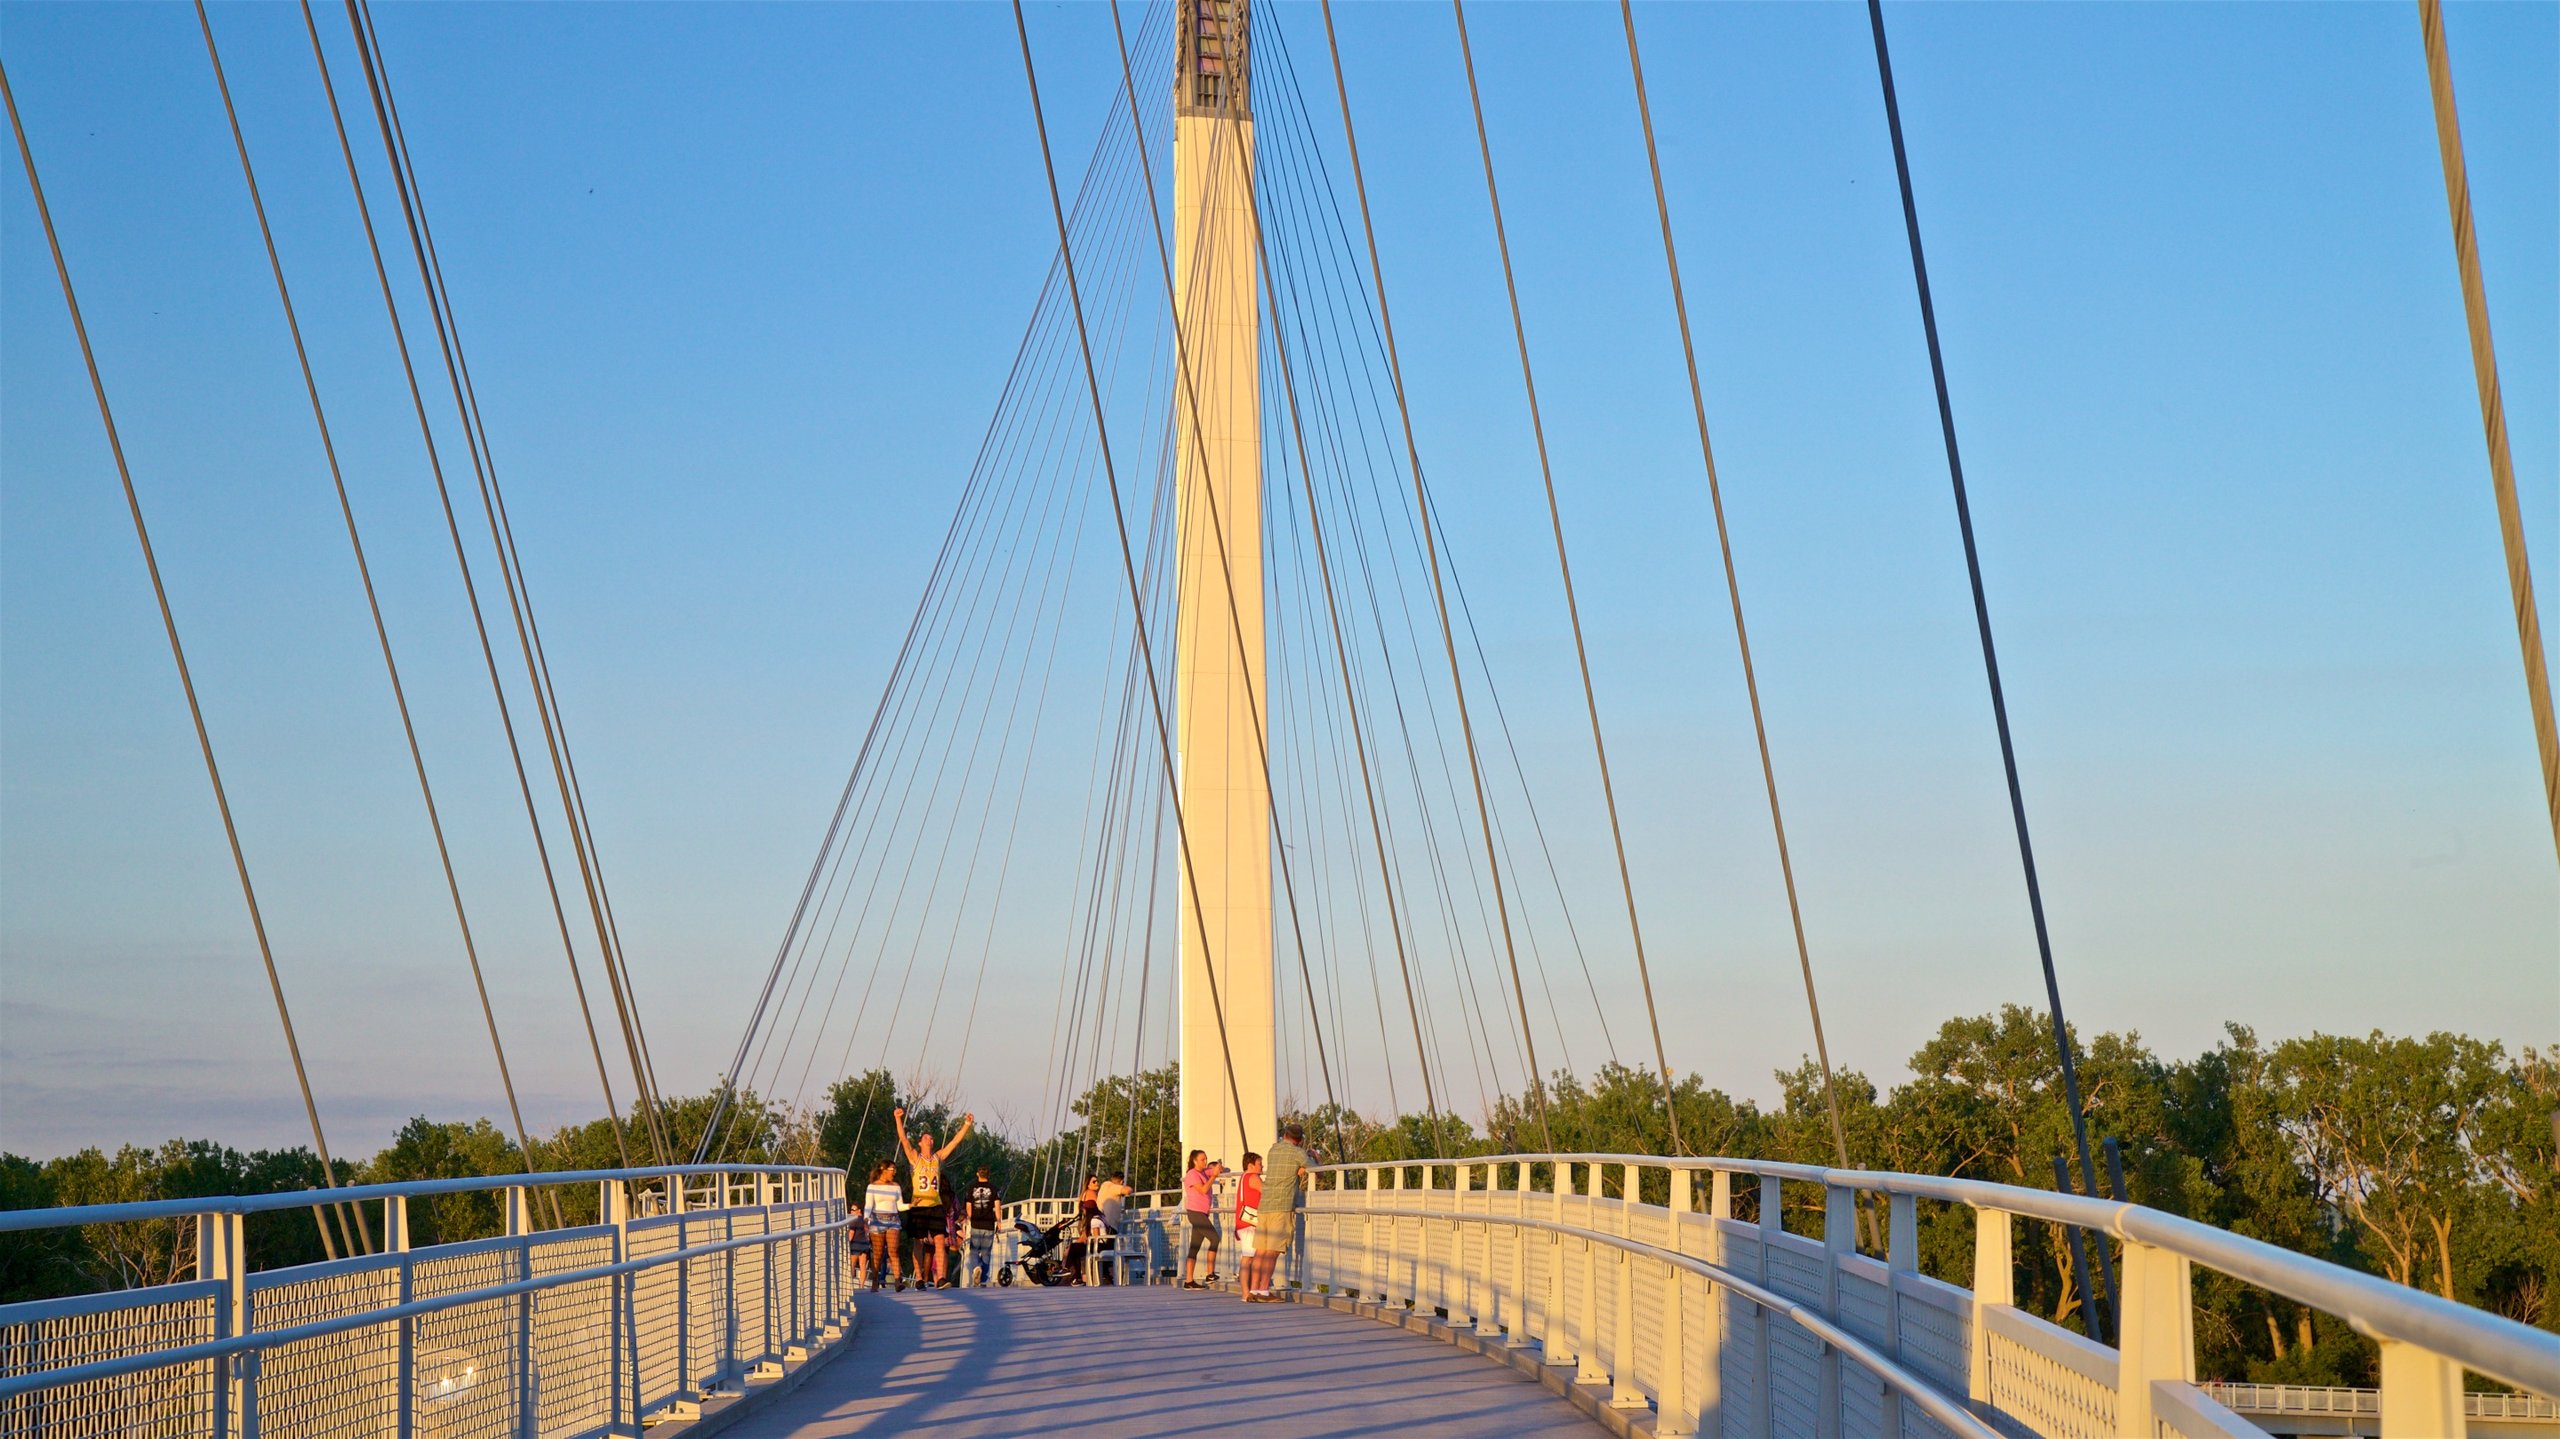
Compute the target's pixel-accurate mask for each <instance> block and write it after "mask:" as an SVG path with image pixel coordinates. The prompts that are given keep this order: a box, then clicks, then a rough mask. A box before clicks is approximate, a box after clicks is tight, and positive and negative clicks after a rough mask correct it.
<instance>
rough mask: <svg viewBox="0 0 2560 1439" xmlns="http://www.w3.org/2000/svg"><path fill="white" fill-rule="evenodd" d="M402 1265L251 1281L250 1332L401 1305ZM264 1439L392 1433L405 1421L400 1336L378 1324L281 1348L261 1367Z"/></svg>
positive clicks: (380, 1263) (387, 1262) (326, 1269)
mask: <svg viewBox="0 0 2560 1439" xmlns="http://www.w3.org/2000/svg"><path fill="white" fill-rule="evenodd" d="M400 1267H401V1266H400V1261H399V1260H398V1259H397V1258H390V1259H382V1260H376V1261H372V1262H369V1263H365V1264H363V1265H361V1266H360V1267H349V1266H342V1265H313V1266H310V1268H311V1269H315V1270H319V1271H322V1272H319V1273H315V1274H308V1275H304V1273H303V1271H301V1270H295V1269H285V1270H279V1271H276V1272H274V1273H271V1274H261V1275H257V1276H254V1277H253V1278H252V1279H251V1280H250V1283H249V1332H251V1333H253V1334H256V1333H266V1332H270V1331H273V1330H277V1329H289V1328H292V1327H293V1326H295V1325H300V1324H314V1323H318V1322H319V1321H321V1320H324V1319H342V1318H345V1317H346V1316H348V1315H351V1314H363V1313H366V1312H368V1311H371V1310H375V1309H387V1308H389V1307H390V1306H392V1305H394V1304H397V1303H399V1302H400ZM258 1413H259V1421H260V1422H259V1430H258V1432H259V1434H260V1436H261V1439H270V1436H272V1439H335V1436H338V1435H359V1434H363V1435H370V1434H381V1433H387V1432H390V1431H391V1430H393V1429H394V1428H396V1427H397V1425H398V1422H399V1413H400V1329H399V1326H398V1325H397V1324H375V1325H369V1326H367V1327H365V1328H362V1329H349V1330H345V1331H342V1332H340V1333H337V1334H329V1335H323V1336H322V1337H320V1338H318V1339H306V1340H303V1341H301V1342H299V1343H294V1344H285V1345H280V1346H278V1347H276V1348H273V1349H269V1350H267V1351H265V1353H264V1354H263V1356H262V1357H261V1358H260V1360H259V1364H258Z"/></svg>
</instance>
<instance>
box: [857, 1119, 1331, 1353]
mask: <svg viewBox="0 0 2560 1439" xmlns="http://www.w3.org/2000/svg"><path fill="white" fill-rule="evenodd" d="M895 1123H896V1126H897V1133H898V1149H899V1152H900V1153H902V1154H904V1155H905V1156H906V1161H907V1186H906V1189H905V1190H904V1191H903V1192H902V1191H901V1190H900V1189H899V1187H898V1166H897V1162H896V1161H895V1160H890V1161H886V1162H884V1163H882V1164H881V1165H879V1166H878V1167H877V1168H876V1169H874V1170H873V1171H872V1173H871V1181H870V1184H869V1186H868V1187H867V1188H865V1189H864V1190H863V1194H862V1209H861V1212H860V1213H859V1214H858V1215H856V1216H855V1217H854V1222H853V1231H852V1238H853V1254H854V1282H855V1283H856V1284H857V1285H860V1284H866V1283H867V1284H868V1285H869V1286H870V1287H871V1288H872V1289H875V1290H877V1289H879V1288H881V1287H882V1286H883V1284H884V1283H885V1284H890V1285H894V1286H895V1287H896V1289H897V1290H899V1291H901V1292H903V1291H904V1290H905V1289H906V1287H907V1284H908V1272H909V1269H910V1268H912V1271H913V1274H914V1282H915V1284H916V1285H917V1287H919V1288H925V1287H932V1288H940V1289H948V1288H950V1287H951V1286H952V1285H953V1283H954V1282H956V1281H955V1280H954V1278H953V1276H952V1272H951V1257H952V1251H953V1249H954V1248H955V1247H957V1246H958V1245H959V1244H960V1243H962V1242H964V1241H965V1243H966V1245H967V1249H968V1261H967V1263H968V1272H969V1273H972V1274H974V1275H975V1277H976V1280H977V1282H978V1283H979V1284H985V1283H986V1282H987V1281H988V1280H989V1278H991V1277H992V1276H991V1274H990V1270H991V1268H992V1267H993V1264H994V1261H995V1243H996V1232H997V1230H998V1228H999V1227H1000V1225H1001V1224H1002V1222H1003V1213H1002V1209H1001V1207H1000V1205H999V1202H998V1200H997V1197H996V1187H995V1183H994V1181H993V1179H992V1178H991V1177H990V1176H989V1174H988V1171H987V1170H986V1169H985V1168H984V1167H981V1168H980V1169H979V1170H978V1171H977V1178H976V1179H975V1180H974V1181H973V1182H972V1183H971V1184H970V1185H969V1188H968V1191H967V1193H966V1194H965V1195H964V1196H963V1198H962V1202H961V1203H960V1204H959V1205H958V1206H956V1207H955V1206H953V1205H951V1204H950V1203H949V1202H947V1200H946V1199H945V1197H944V1190H943V1182H942V1165H943V1161H944V1160H946V1159H949V1158H950V1157H951V1153H952V1151H953V1150H956V1149H958V1148H959V1147H960V1142H961V1141H962V1140H964V1139H967V1138H968V1137H969V1132H970V1130H971V1129H972V1128H974V1127H975V1126H976V1123H977V1119H976V1117H975V1116H974V1115H962V1116H961V1117H960V1129H959V1132H958V1133H955V1134H953V1135H952V1136H951V1142H950V1143H948V1144H943V1145H939V1146H937V1145H936V1144H935V1143H934V1136H933V1135H931V1134H929V1133H928V1134H923V1135H919V1136H917V1137H916V1138H914V1139H909V1138H908V1136H907V1111H906V1110H905V1109H903V1108H901V1109H899V1110H898V1111H897V1112H896V1115H895ZM1306 1144H1307V1132H1306V1128H1305V1126H1303V1125H1300V1124H1298V1123H1296V1122H1295V1121H1292V1122H1290V1123H1287V1124H1283V1125H1281V1126H1280V1138H1279V1140H1278V1142H1277V1143H1275V1144H1273V1145H1272V1146H1271V1152H1270V1153H1269V1154H1268V1155H1262V1154H1252V1153H1248V1154H1246V1155H1245V1156H1244V1165H1243V1167H1242V1169H1240V1170H1239V1171H1238V1172H1237V1179H1236V1192H1235V1211H1234V1225H1235V1232H1236V1247H1237V1249H1238V1251H1239V1257H1240V1260H1241V1263H1240V1265H1239V1268H1238V1272H1237V1279H1238V1284H1237V1287H1238V1288H1239V1289H1241V1290H1242V1291H1243V1294H1244V1300H1245V1302H1246V1303H1248V1304H1271V1303H1277V1302H1279V1296H1278V1295H1276V1294H1274V1293H1273V1292H1272V1287H1271V1286H1272V1283H1273V1279H1274V1276H1275V1275H1277V1274H1278V1272H1279V1269H1280V1260H1281V1257H1282V1256H1284V1255H1286V1254H1287V1253H1288V1252H1289V1245H1290V1243H1291V1241H1292V1240H1293V1239H1294V1238H1295V1237H1296V1235H1297V1216H1296V1212H1295V1211H1296V1210H1297V1207H1298V1203H1299V1199H1300V1196H1301V1194H1302V1192H1303V1191H1304V1189H1305V1187H1306V1184H1305V1177H1306V1172H1307V1167H1308V1165H1309V1164H1311V1163H1312V1162H1313V1160H1312V1158H1311V1156H1310V1155H1309V1154H1308V1152H1307V1147H1306ZM1226 1173H1227V1167H1226V1163H1225V1161H1224V1160H1218V1159H1212V1158H1210V1157H1209V1153H1208V1151H1207V1150H1203V1149H1195V1150H1192V1151H1191V1153H1190V1154H1189V1155H1188V1156H1187V1157H1186V1158H1185V1160H1184V1163H1183V1170H1182V1210H1183V1219H1184V1223H1185V1226H1186V1228H1187V1229H1188V1230H1189V1237H1188V1240H1187V1242H1186V1244H1185V1247H1184V1250H1183V1256H1182V1287H1183V1288H1185V1289H1206V1288H1208V1287H1209V1282H1210V1281H1211V1280H1212V1279H1214V1278H1215V1277H1216V1275H1217V1269H1218V1247H1219V1244H1220V1242H1221V1239H1222V1235H1221V1229H1220V1225H1219V1223H1218V1215H1217V1209H1216V1198H1215V1196H1216V1192H1217V1185H1218V1181H1219V1180H1220V1179H1222V1178H1224V1177H1225V1176H1226ZM1130 1193H1131V1190H1130V1187H1129V1177H1128V1175H1126V1174H1124V1173H1121V1172H1119V1171H1116V1170H1115V1171H1113V1172H1112V1173H1111V1174H1109V1175H1108V1176H1101V1175H1087V1176H1086V1177H1085V1181H1084V1187H1083V1189H1082V1191H1081V1192H1080V1193H1079V1194H1078V1195H1077V1197H1076V1213H1075V1218H1074V1220H1073V1221H1072V1227H1071V1228H1070V1229H1069V1231H1068V1234H1067V1253H1066V1259H1067V1264H1066V1272H1067V1275H1068V1278H1067V1280H1066V1281H1065V1282H1067V1283H1069V1284H1082V1283H1084V1282H1085V1279H1084V1267H1085V1259H1086V1257H1087V1256H1088V1255H1090V1254H1092V1253H1094V1252H1095V1251H1096V1250H1097V1249H1100V1248H1103V1247H1106V1246H1108V1245H1110V1244H1111V1243H1113V1242H1114V1241H1115V1240H1116V1239H1117V1238H1118V1236H1119V1234H1120V1230H1121V1225H1122V1223H1123V1222H1124V1220H1125V1219H1126V1216H1127V1211H1128V1203H1129V1195H1130ZM1266 1211H1268V1212H1269V1213H1270V1214H1271V1215H1272V1218H1271V1220H1270V1222H1268V1223H1265V1222H1264V1220H1263V1217H1262V1216H1263V1214H1264V1213H1265V1212H1266ZM902 1240H903V1246H902V1243H901V1241H902ZM902 1247H903V1249H904V1254H903V1255H902V1253H901V1249H902ZM902 1259H904V1260H906V1261H909V1262H908V1263H902V1262H901V1261H902Z"/></svg>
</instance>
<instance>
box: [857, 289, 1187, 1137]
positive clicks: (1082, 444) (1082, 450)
mask: <svg viewBox="0 0 2560 1439" xmlns="http://www.w3.org/2000/svg"><path fill="white" fill-rule="evenodd" d="M1134 248H1137V246H1134V241H1129V243H1126V253H1124V261H1126V271H1124V274H1126V284H1129V292H1132V294H1134V287H1137V279H1134V259H1126V256H1134ZM1073 446H1075V456H1078V461H1075V466H1078V471H1083V463H1085V456H1088V453H1091V451H1088V446H1091V438H1088V433H1085V430H1083V428H1075V435H1073ZM1106 712H1108V709H1106ZM1096 768H1101V766H1096ZM1088 804H1091V796H1088ZM1088 817H1091V809H1088ZM847 1042H850V1037H847ZM1055 1050H1057V1045H1055V1011H1052V1057H1055ZM1042 1104H1044V1106H1047V1101H1042ZM865 1127H868V1111H865Z"/></svg>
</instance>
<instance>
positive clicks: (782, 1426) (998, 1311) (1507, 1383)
mask: <svg viewBox="0 0 2560 1439" xmlns="http://www.w3.org/2000/svg"><path fill="white" fill-rule="evenodd" d="M862 1300H863V1303H862V1325H861V1328H860V1330H859V1331H858V1332H857V1333H856V1335H855V1338H854V1341H853V1348H852V1349H851V1351H850V1352H848V1353H846V1354H844V1355H842V1356H841V1357H839V1358H837V1359H836V1360H835V1361H834V1362H832V1363H830V1364H828V1365H827V1366H826V1367H825V1368H824V1369H821V1370H819V1371H818V1372H817V1373H816V1374H813V1375H811V1376H810V1378H809V1382H808V1383H807V1384H806V1385H804V1386H803V1387H801V1388H800V1389H799V1390H798V1391H796V1392H794V1393H791V1394H787V1395H784V1396H782V1397H781V1398H780V1399H778V1400H777V1401H775V1403H774V1404H773V1407H771V1408H770V1409H767V1410H765V1411H764V1412H763V1413H760V1414H757V1415H756V1416H754V1417H753V1418H752V1419H750V1420H748V1421H747V1422H746V1423H743V1424H741V1425H740V1426H739V1427H738V1428H737V1429H735V1430H733V1431H731V1432H733V1433H736V1434H739V1435H741V1436H754V1439H769V1436H784V1435H788V1436H793V1439H832V1436H837V1435H853V1434H926V1435H935V1436H961V1435H1007V1434H1031V1433H1073V1434H1093V1435H1111V1436H1129V1439H1139V1436H1145V1439H1160V1436H1161V1439H1170V1436H1175V1435H1190V1436H1207V1435H1214V1434H1218V1433H1221V1432H1224V1433H1230V1434H1257V1433H1265V1434H1267V1433H1274V1432H1286V1433H1288V1434H1289V1435H1291V1436H1292V1439H1322V1436H1354V1435H1389V1434H1393V1435H1414V1436H1422V1439H1470V1436H1476V1435H1487V1436H1490V1435H1505V1436H1511V1435H1527V1436H1538V1435H1553V1436H1557V1439H1562V1436H1567V1435H1571V1436H1573V1439H1589V1436H1590V1435H1591V1434H1593V1433H1594V1432H1596V1431H1594V1429H1593V1428H1592V1427H1591V1424H1590V1421H1588V1420H1586V1419H1584V1418H1583V1417H1582V1415H1581V1414H1580V1413H1578V1412H1576V1411H1575V1410H1574V1408H1573V1407H1572V1406H1571V1405H1569V1404H1567V1403H1566V1402H1565V1401H1564V1400H1563V1399H1561V1398H1559V1397H1557V1396H1556V1395H1555V1394H1553V1393H1550V1392H1549V1391H1548V1390H1546V1389H1544V1388H1542V1387H1540V1386H1539V1385H1538V1384H1537V1383H1535V1382H1534V1381H1532V1380H1529V1379H1525V1378H1523V1377H1521V1376H1520V1375H1518V1374H1516V1373H1514V1372H1513V1371H1511V1370H1510V1369H1507V1368H1505V1367H1503V1366H1501V1365H1499V1364H1495V1363H1492V1362H1490V1361H1488V1360H1486V1359H1483V1358H1480V1357H1478V1356H1476V1355H1472V1354H1467V1353H1463V1352H1461V1351H1459V1350H1457V1349H1453V1348H1451V1347H1449V1346H1448V1345H1445V1344H1442V1343H1440V1342H1439V1341H1437V1340H1434V1339H1431V1338H1428V1337H1426V1336H1423V1335H1419V1334H1409V1333H1406V1332H1404V1331H1402V1330H1398V1329H1393V1328H1390V1327H1388V1326H1385V1325H1381V1324H1377V1323H1374V1322H1372V1321H1370V1320H1367V1319H1360V1318H1355V1317H1352V1316H1350V1315H1345V1314H1339V1313H1335V1312H1333V1311H1330V1310H1326V1309H1322V1308H1318V1307H1314V1306H1308V1305H1297V1304H1268V1305H1247V1304H1244V1303H1242V1302H1241V1301H1239V1300H1238V1299H1236V1298H1235V1297H1234V1296H1233V1295H1230V1294H1208V1293H1200V1292H1197V1291H1186V1290H1183V1289H1178V1288H1175V1287H1172V1286H1170V1285H1167V1286H1160V1287H1140V1288H1131V1289H1109V1288H1105V1289H971V1290H943V1291H938V1292H933V1293H909V1294H904V1295H888V1294H881V1295H871V1294H866V1295H864V1296H862Z"/></svg>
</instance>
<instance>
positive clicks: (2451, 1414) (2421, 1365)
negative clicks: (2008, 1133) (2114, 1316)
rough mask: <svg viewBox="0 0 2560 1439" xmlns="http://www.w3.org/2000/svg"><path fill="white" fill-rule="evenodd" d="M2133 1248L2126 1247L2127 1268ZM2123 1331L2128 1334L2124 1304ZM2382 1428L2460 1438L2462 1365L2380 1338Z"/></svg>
mask: <svg viewBox="0 0 2560 1439" xmlns="http://www.w3.org/2000/svg"><path fill="white" fill-rule="evenodd" d="M2133 1248H2134V1246H2133V1245H2131V1244H2127V1245H2125V1254H2126V1265H2125V1268H2126V1270H2127V1271H2128V1272H2130V1271H2131V1269H2132V1267H2133V1265H2132V1262H2131V1260H2132V1251H2133ZM2126 1312H2127V1318H2126V1321H2125V1326H2126V1332H2127V1333H2131V1332H2132V1318H2131V1307H2130V1305H2128V1306H2127V1311H2126ZM2381 1407H2382V1432H2383V1433H2385V1434H2392V1435H2398V1434H2443V1435H2447V1436H2449V1439H2463V1434H2464V1432H2465V1426H2466V1424H2467V1423H2468V1420H2467V1417H2466V1416H2465V1415H2464V1413H2463V1408H2462V1366H2461V1365H2459V1364H2457V1363H2455V1362H2454V1361H2452V1360H2450V1359H2447V1358H2446V1357H2444V1356H2443V1355H2441V1354H2437V1353H2433V1352H2431V1351H2429V1350H2426V1349H2421V1348H2419V1347H2418V1346H2417V1345H2415V1344H2404V1343H2401V1342H2399V1341H2398V1340H2393V1339H2385V1340H2383V1341H2382V1399H2381Z"/></svg>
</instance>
